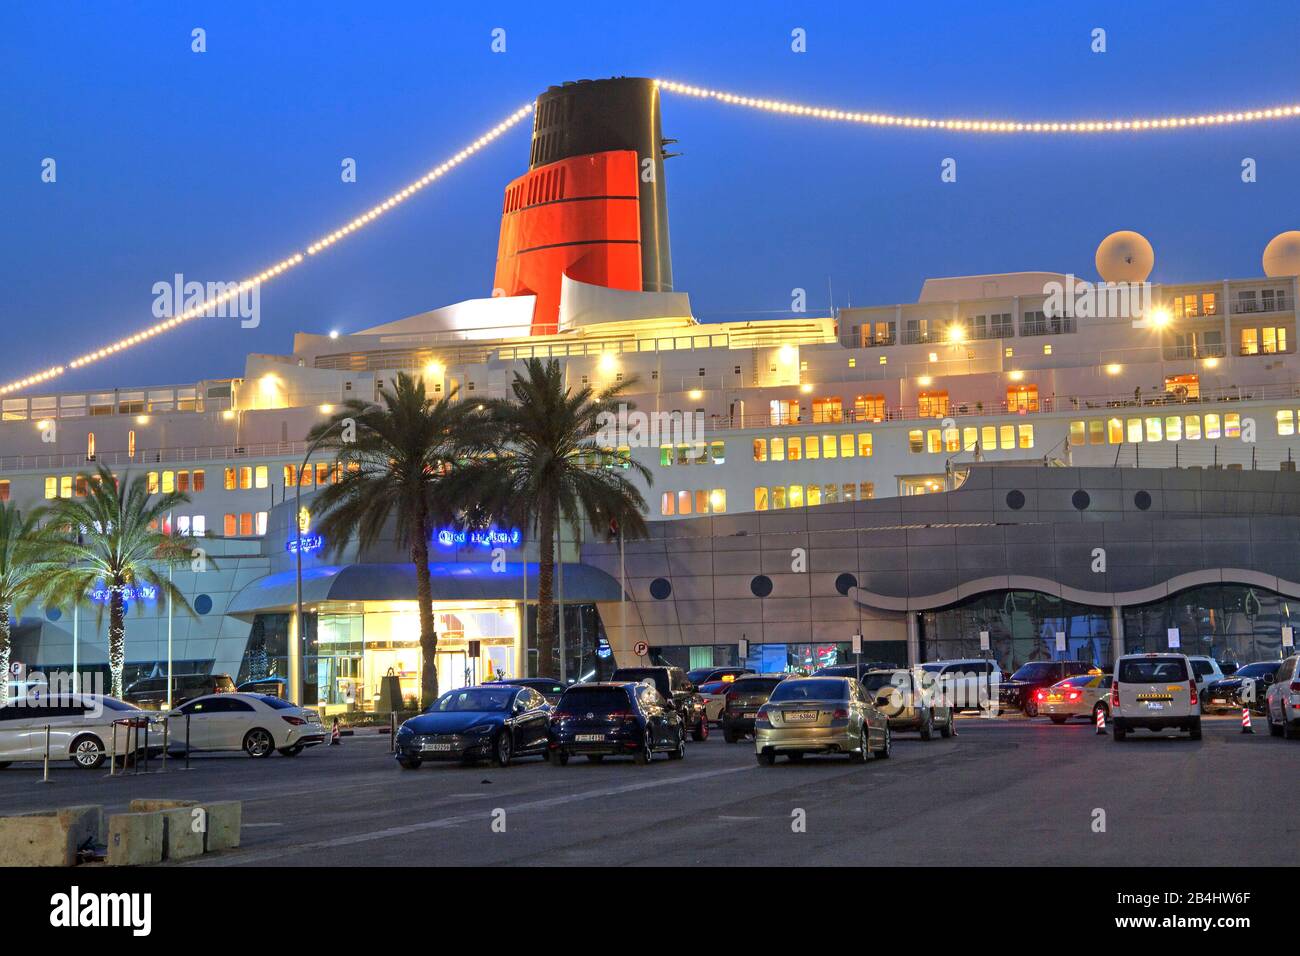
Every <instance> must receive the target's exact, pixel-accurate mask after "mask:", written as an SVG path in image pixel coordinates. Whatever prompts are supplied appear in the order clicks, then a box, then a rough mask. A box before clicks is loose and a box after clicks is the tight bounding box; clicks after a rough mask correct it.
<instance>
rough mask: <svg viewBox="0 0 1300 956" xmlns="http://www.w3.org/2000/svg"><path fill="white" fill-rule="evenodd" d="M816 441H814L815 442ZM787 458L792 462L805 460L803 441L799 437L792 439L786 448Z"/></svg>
mask: <svg viewBox="0 0 1300 956" xmlns="http://www.w3.org/2000/svg"><path fill="white" fill-rule="evenodd" d="M815 440H816V439H814V441H815ZM785 454H786V458H787V459H788V460H790V461H799V460H801V459H802V458H803V439H802V438H799V437H798V436H796V437H794V438H791V439H790V440H789V441H788V442H786V446H785Z"/></svg>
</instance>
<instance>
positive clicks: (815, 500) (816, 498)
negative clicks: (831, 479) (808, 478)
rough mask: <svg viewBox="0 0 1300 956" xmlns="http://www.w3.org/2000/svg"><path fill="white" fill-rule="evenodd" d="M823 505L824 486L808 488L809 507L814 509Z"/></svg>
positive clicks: (810, 486)
mask: <svg viewBox="0 0 1300 956" xmlns="http://www.w3.org/2000/svg"><path fill="white" fill-rule="evenodd" d="M821 503H822V486H821V485H809V486H808V507H809V508H813V507H816V506H817V505H819V504H821Z"/></svg>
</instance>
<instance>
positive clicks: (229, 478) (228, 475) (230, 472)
mask: <svg viewBox="0 0 1300 956" xmlns="http://www.w3.org/2000/svg"><path fill="white" fill-rule="evenodd" d="M224 487H225V489H226V491H234V490H235V489H236V488H237V487H239V485H238V479H237V478H236V475H235V469H233V468H227V469H225V484H224ZM231 533H232V534H233V533H234V532H231Z"/></svg>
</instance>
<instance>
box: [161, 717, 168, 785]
mask: <svg viewBox="0 0 1300 956" xmlns="http://www.w3.org/2000/svg"><path fill="white" fill-rule="evenodd" d="M167 726H168V721H167V718H165V717H164V718H163V755H162V765H163V773H166V772H167Z"/></svg>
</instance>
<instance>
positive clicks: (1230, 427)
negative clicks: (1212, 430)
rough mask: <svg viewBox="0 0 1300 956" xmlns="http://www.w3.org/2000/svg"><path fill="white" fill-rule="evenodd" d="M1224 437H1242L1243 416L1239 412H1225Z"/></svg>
mask: <svg viewBox="0 0 1300 956" xmlns="http://www.w3.org/2000/svg"><path fill="white" fill-rule="evenodd" d="M1223 437H1224V438H1240V437H1241V415H1240V414H1238V413H1237V412H1225V413H1224V416H1223Z"/></svg>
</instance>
